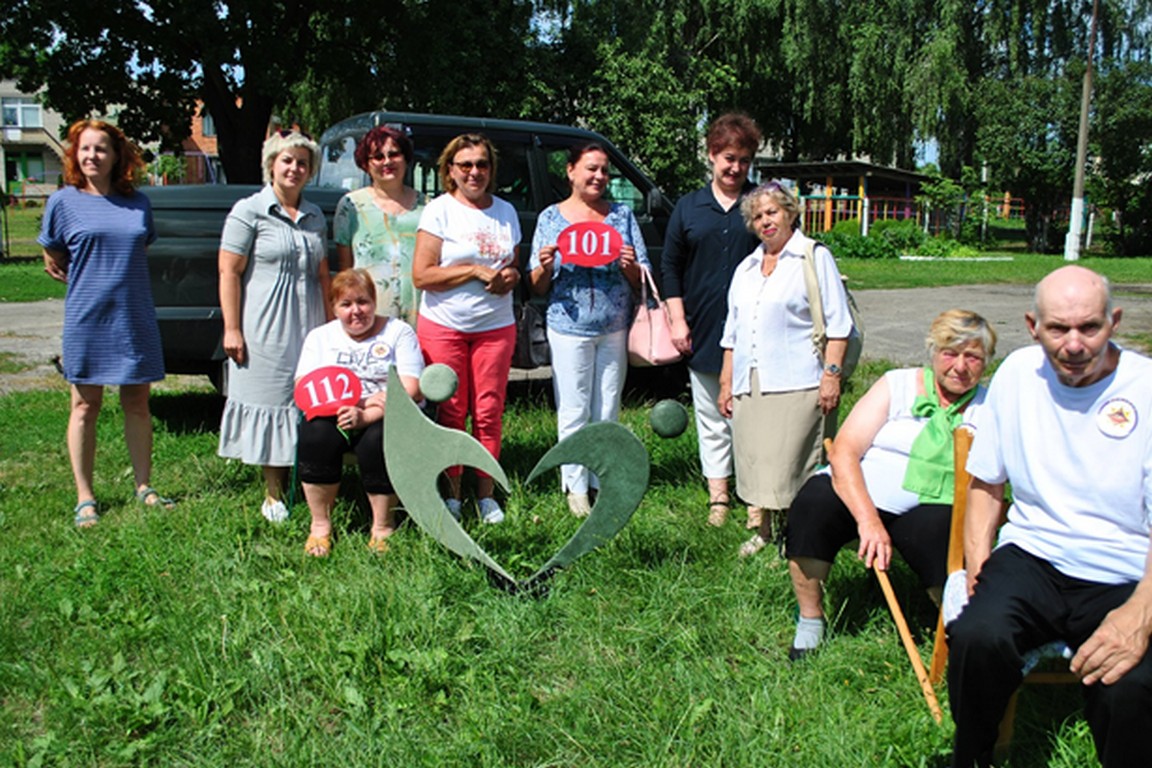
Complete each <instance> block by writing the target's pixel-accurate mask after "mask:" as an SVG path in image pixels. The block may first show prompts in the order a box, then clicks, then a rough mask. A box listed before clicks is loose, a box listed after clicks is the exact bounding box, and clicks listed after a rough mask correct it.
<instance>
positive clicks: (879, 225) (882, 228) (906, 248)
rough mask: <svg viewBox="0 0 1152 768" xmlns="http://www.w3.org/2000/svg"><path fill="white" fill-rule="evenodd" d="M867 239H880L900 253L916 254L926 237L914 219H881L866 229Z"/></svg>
mask: <svg viewBox="0 0 1152 768" xmlns="http://www.w3.org/2000/svg"><path fill="white" fill-rule="evenodd" d="M868 236H869V237H882V238H884V239H885V240H887V241H888V242H890V243H892V245H894V246H895V247H896V250H898V251H899V252H900V253H916V251H917V249H918V248H919V247H920V246H921V244H923V242H924V240H925V238H927V235H925V234H924V230H923V229H921V228H920V225H919V224H918V223H917V222H916V221H915V220H914V219H902V220H900V219H881V220H880V221H877V222H875V223H873V224H872V225H871V226H870V227H869V228H868Z"/></svg>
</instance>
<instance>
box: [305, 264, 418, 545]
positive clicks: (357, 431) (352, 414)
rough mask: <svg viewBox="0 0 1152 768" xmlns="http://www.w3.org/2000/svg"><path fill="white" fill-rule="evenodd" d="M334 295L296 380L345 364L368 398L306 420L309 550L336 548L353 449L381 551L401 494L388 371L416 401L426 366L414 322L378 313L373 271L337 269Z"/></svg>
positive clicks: (374, 539)
mask: <svg viewBox="0 0 1152 768" xmlns="http://www.w3.org/2000/svg"><path fill="white" fill-rule="evenodd" d="M331 296H332V308H333V310H334V311H335V313H336V319H335V320H333V321H331V322H330V323H326V324H325V325H322V326H320V327H319V328H316V329H315V330H313V331H312V332H310V333H309V334H308V336H307V337H306V338H305V339H304V348H303V349H302V350H301V351H300V362H299V363H298V364H297V366H296V379H297V381H299V380H300V379H301V378H303V377H304V376H306V375H308V374H309V373H311V372H312V371H314V370H316V369H318V368H323V367H325V366H329V365H338V366H341V367H344V368H348V369H350V370H352V371H353V372H354V373H355V374H356V376H357V377H358V378H359V379H360V385H361V387H362V396H361V398H360V401H359V402H358V403H356V404H355V405H345V406H343V407H341V408H340V410H339V411H338V412H337V413H336V415H335V416H316V417H315V418H312V419H310V420H308V421H304V422H301V424H300V427H299V430H298V435H299V437H298V440H299V443H298V444H297V446H296V458H297V463H298V464H299V473H300V482H301V483H302V484H303V486H304V497H305V498H306V499H307V500H308V511H309V512H311V514H312V527H311V529H310V531H309V534H308V541H307V543H306V544H305V545H304V551H305V552H306V553H307V554H309V555H312V556H313V557H325V556H327V554H328V553H329V551H331V548H332V505H333V503H334V502H335V501H336V493H337V491H339V489H340V475H341V473H342V471H343V466H344V454H345V453H347V452H348V451H354V452H355V453H356V462H357V464H359V466H360V478H361V481H362V482H363V484H364V491H365V492H366V493H367V494H368V503H369V504H370V505H371V507H372V534H371V538H370V539H369V541H368V547H369V548H370V549H372V550H374V551H376V552H384V551H386V550H387V548H388V544H387V542H386V539H387V538H388V537H389V536H391V535H392V532H393V530H395V527H396V526H395V523H394V521H393V518H392V507H393V505H394V504H395V503H396V495H395V493H394V492H393V489H392V481H391V480H389V478H388V470H387V469H386V468H385V466H384V416H385V411H386V406H387V402H386V400H387V385H388V369H389V368H390V367H391V366H393V365H395V366H396V371H397V372H398V373H399V374H400V380H401V381H402V382H403V383H404V390H405V391H406V392H407V393H408V395H409V396H410V397H412V398H413V399H417V398H419V397H420V374H421V373H422V372H423V371H424V356H423V355H422V354H421V352H420V345H419V344H418V343H417V342H416V332H415V331H413V330H412V326H410V325H408V324H407V323H405V322H404V321H403V320H400V319H398V318H393V319H389V318H387V317H382V316H380V315H377V314H376V283H375V281H374V280H373V279H372V275H371V274H370V273H369V272H368V271H367V270H364V269H349V270H345V271H344V272H341V273H340V274H338V275H337V276H336V277H335V278H333V279H332V290H331Z"/></svg>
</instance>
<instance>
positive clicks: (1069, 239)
mask: <svg viewBox="0 0 1152 768" xmlns="http://www.w3.org/2000/svg"><path fill="white" fill-rule="evenodd" d="M1099 2H1100V0H1092V26H1091V27H1089V30H1088V59H1087V66H1085V68H1084V92H1083V94H1082V95H1081V97H1080V132H1079V134H1078V135H1077V137H1076V175H1075V176H1074V177H1073V181H1072V210H1071V211H1070V212H1069V215H1068V235H1067V236H1066V237H1065V238H1064V260H1065V261H1076V260H1078V259H1079V258H1080V231H1081V228H1082V226H1083V223H1084V166H1085V164H1087V162H1088V109H1089V107H1090V106H1091V103H1092V59H1093V58H1094V57H1095V55H1096V12H1097V10H1098V8H1099Z"/></svg>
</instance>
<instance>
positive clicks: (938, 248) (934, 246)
mask: <svg viewBox="0 0 1152 768" xmlns="http://www.w3.org/2000/svg"><path fill="white" fill-rule="evenodd" d="M917 255H920V256H933V257H935V258H938V259H970V258H972V257H973V256H979V255H980V251H979V249H977V248H973V247H972V246H970V245H964V244H963V243H960V242H957V241H956V240H953V239H952V238H950V237H929V238H927V239H926V240H925V241H924V244H923V245H921V246H920V248H919V249H918V250H917Z"/></svg>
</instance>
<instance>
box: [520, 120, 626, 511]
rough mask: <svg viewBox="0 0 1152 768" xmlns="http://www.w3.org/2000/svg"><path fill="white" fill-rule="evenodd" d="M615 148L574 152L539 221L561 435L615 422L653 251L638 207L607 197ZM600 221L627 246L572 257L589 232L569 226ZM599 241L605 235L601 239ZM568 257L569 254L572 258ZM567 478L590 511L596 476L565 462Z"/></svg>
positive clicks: (572, 502) (535, 273)
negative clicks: (580, 261)
mask: <svg viewBox="0 0 1152 768" xmlns="http://www.w3.org/2000/svg"><path fill="white" fill-rule="evenodd" d="M608 178H609V176H608V154H607V152H605V151H604V147H603V146H601V145H600V144H599V143H597V142H587V143H584V144H578V145H576V146H574V147H572V148H571V149H570V150H569V151H568V181H569V183H570V184H571V185H572V194H571V195H569V196H568V199H566V200H564V201H562V202H560V203H557V204H556V205H551V206H549V207H547V208H545V209H544V210H543V211H542V212H541V213H540V218H539V219H538V220H537V222H536V234H535V236H534V237H533V238H532V258H531V261H530V262H529V268H530V269H531V272H530V273H529V276H528V279H529V281H530V282H531V284H532V290H533V291H534V292H535V293H537V294H539V295H544V294H548V295H549V301H548V344H549V346H550V347H551V349H552V386H553V388H554V391H555V393H556V419H557V422H558V428H559V439H560V440H563V439H564V438H565V437H567V436H568V435H570V434H572V433H573V432H575V431H577V430H578V429H580V427H582V426H584V425H585V424H588V423H590V422H596V421H616V419H617V418H618V416H619V414H620V395H621V392H622V390H623V386H624V377H625V375H626V374H627V373H628V324H629V322H631V320H632V311H633V302H632V292H633V290H634V289H636V288H638V287H639V284H640V269H641V265H643V267H644V268H648V267H649V264H648V255H647V251H646V250H645V247H644V239H643V236H642V235H641V232H640V225H639V224H637V223H636V217H635V216H633V215H632V210H631V209H630V208H628V206H626V205H623V204H621V203H612V202H609V201H608V200H605V199H604V192H605V190H606V189H607V187H608ZM582 222H599V223H603V224H605V225H607V226H609V227H612V228H613V229H615V230H616V231H617V232H619V233H620V235H621V238H622V240H623V243H624V244H623V246H622V247H621V248H620V251H619V254H618V255H617V256H616V258H614V259H612V260H611V261H608V263H606V264H600V265H597V266H582V265H577V264H574V263H571V262H572V259H571V257H572V256H574V255H575V254H573V253H571V251H573V250H574V248H573V246H574V245H575V244H576V243H578V242H579V241H581V240H584V239H587V235H588V234H589V233H587V232H585V233H581V234H583V235H584V237H577V236H575V235H573V236H572V237H569V235H571V234H572V233H567V234H565V230H567V229H568V228H569V227H570V226H572V225H576V224H580V223H582ZM594 239H595V241H596V242H597V243H600V242H602V240H601V238H600V237H596V238H594ZM566 257H568V258H566ZM561 482H562V484H563V488H564V491H565V492H566V493H567V496H568V508H569V509H570V510H572V514H574V515H576V516H578V517H584V516H585V515H587V514H588V513H589V512H590V511H591V502H590V500H589V497H588V492H589V490H592V489H595V488H596V487H597V480H596V477H595V476H594V475H591V473H590V472H589V471H588V470H587V469H586V468H585V467H581V466H579V465H573V464H566V465H564V467H563V469H562V470H561Z"/></svg>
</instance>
